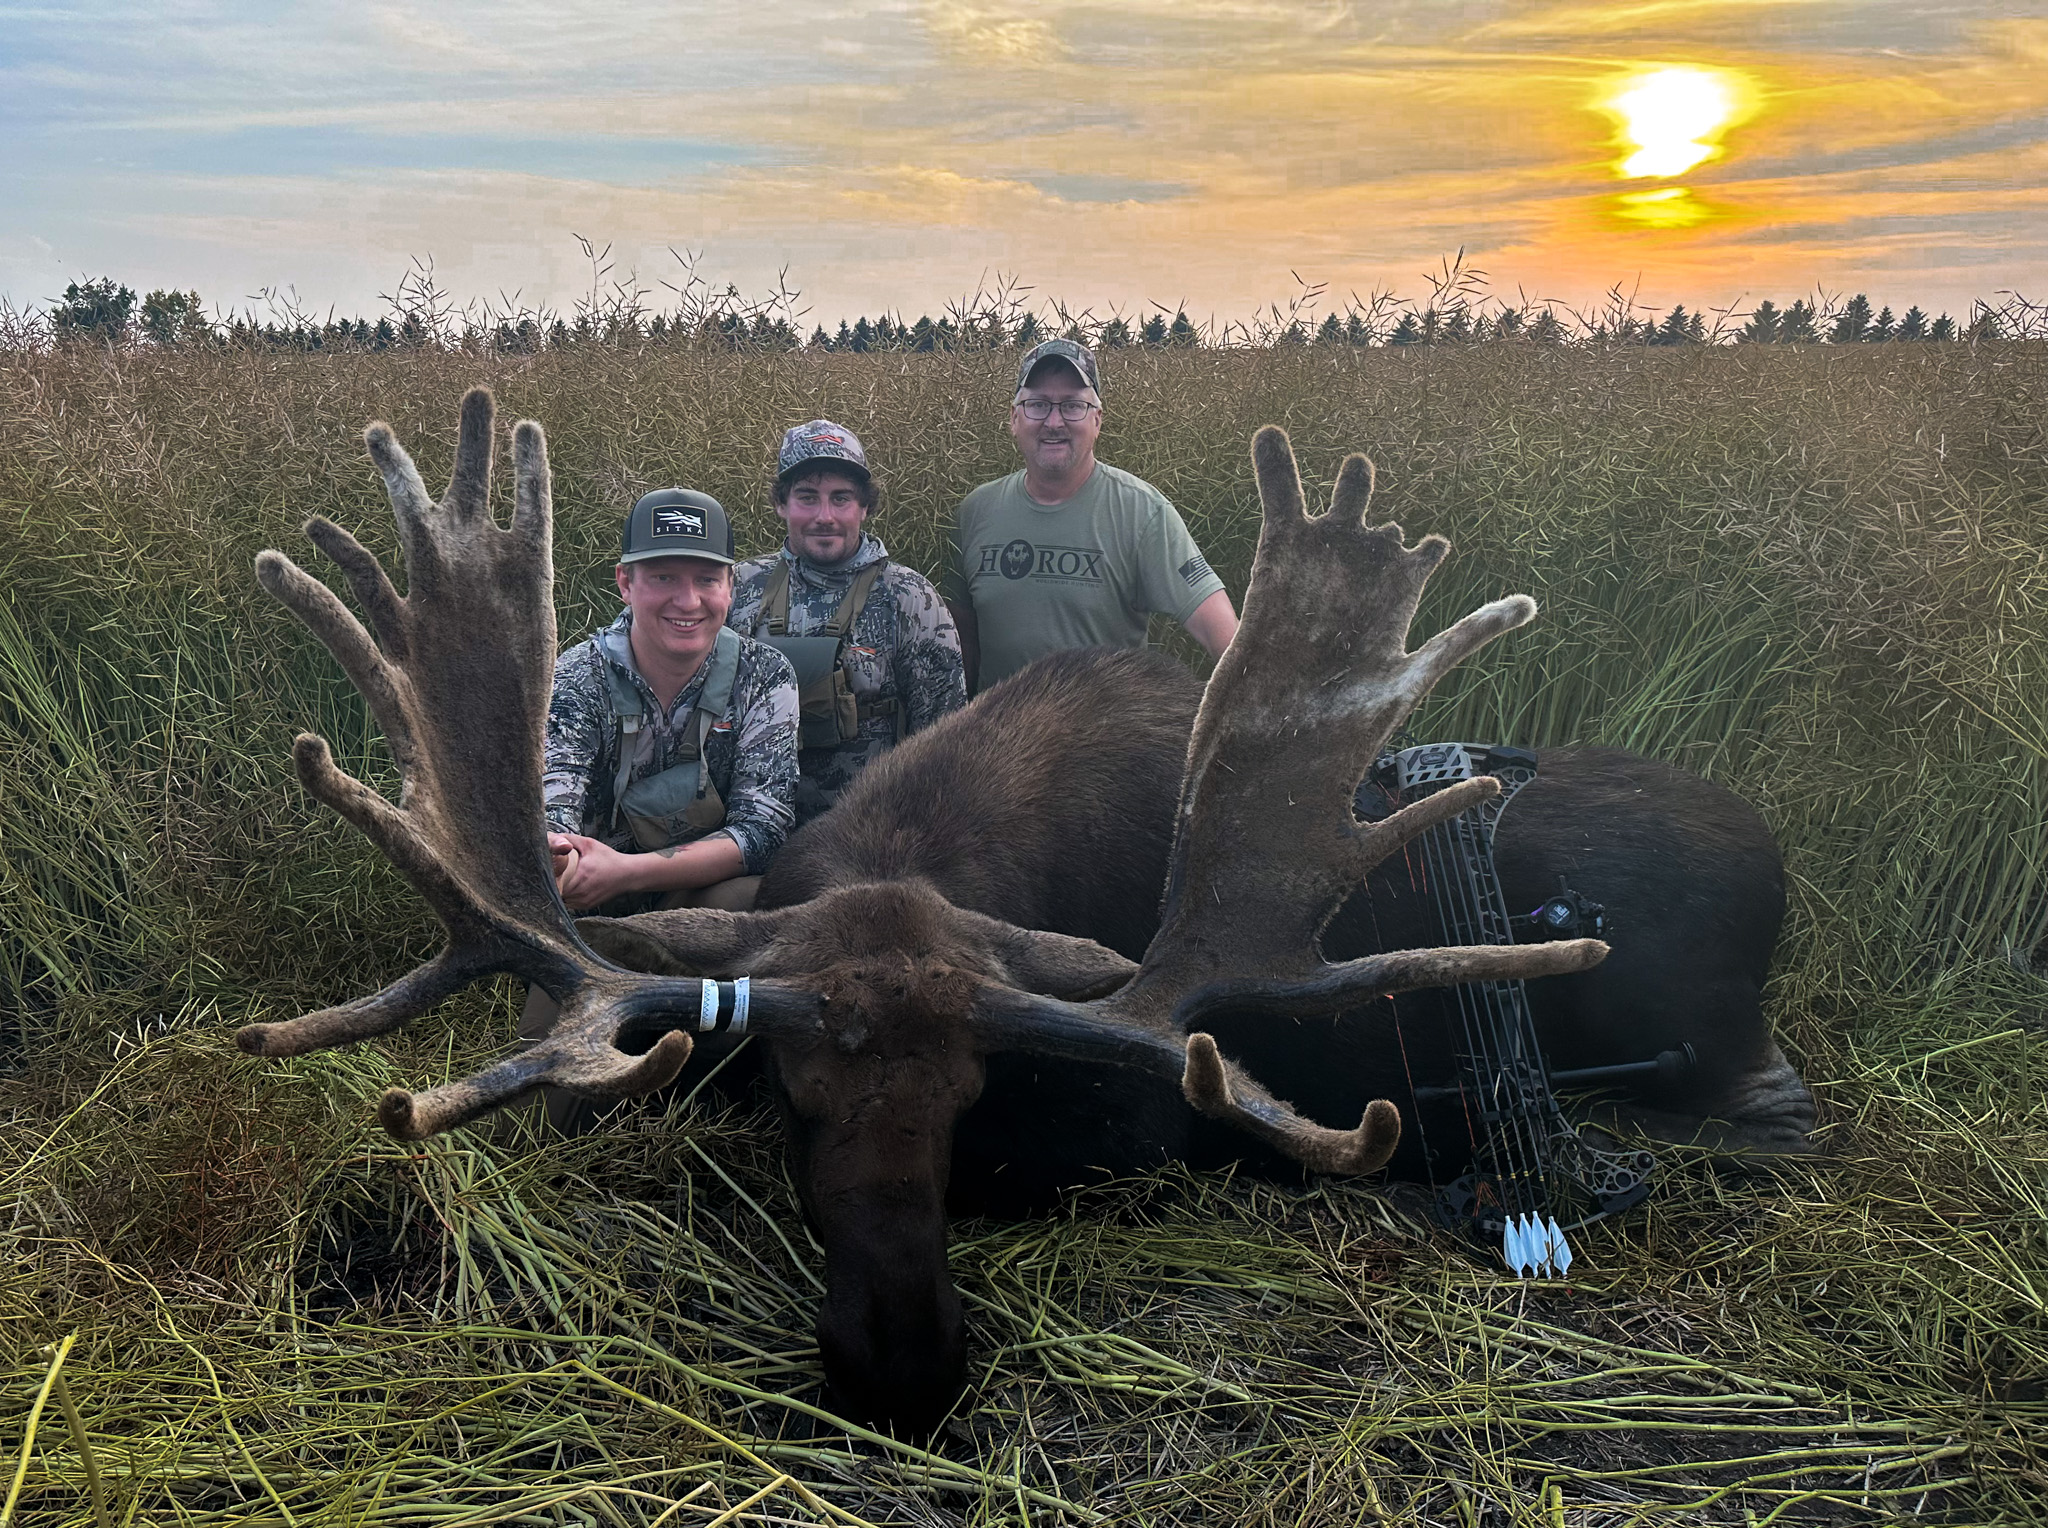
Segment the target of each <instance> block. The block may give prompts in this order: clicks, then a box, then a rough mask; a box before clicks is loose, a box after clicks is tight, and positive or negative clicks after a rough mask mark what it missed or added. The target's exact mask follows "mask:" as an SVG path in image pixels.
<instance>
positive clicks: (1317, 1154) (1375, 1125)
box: [974, 983, 1401, 1173]
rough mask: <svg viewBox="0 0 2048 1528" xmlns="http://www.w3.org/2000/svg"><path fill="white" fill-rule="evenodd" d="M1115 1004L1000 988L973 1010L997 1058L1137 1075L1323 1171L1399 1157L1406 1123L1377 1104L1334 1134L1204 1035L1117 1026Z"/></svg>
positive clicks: (1359, 1169) (1351, 1169)
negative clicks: (1012, 1054)
mask: <svg viewBox="0 0 2048 1528" xmlns="http://www.w3.org/2000/svg"><path fill="white" fill-rule="evenodd" d="M1106 1007H1107V1003H1106V1002H1105V1001H1101V1000H1098V1001H1096V1002H1092V1003H1069V1002H1062V1001H1061V1000H1060V999H1058V998H1053V997H1045V996H1042V995H1040V994H1037V993H1030V992H1020V991H1018V990H1017V989H1016V988H1014V987H1009V986H1002V985H998V984H996V983H989V984H987V985H985V986H984V987H983V988H982V990H981V992H980V993H979V994H978V996H977V998H976V1001H975V1007H974V1014H975V1026H976V1038H977V1040H978V1041H979V1043H980V1044H981V1045H982V1046H983V1048H984V1049H986V1050H990V1051H1003V1050H1016V1051H1028V1052H1030V1053H1031V1054H1032V1055H1035V1056H1055V1057H1062V1058H1065V1059H1068V1060H1074V1061H1094V1062H1105V1061H1106V1062H1112V1063H1115V1064H1117V1065H1121V1066H1129V1067H1136V1068H1138V1069H1139V1070H1142V1071H1147V1072H1151V1073H1152V1074H1153V1075H1154V1076H1156V1077H1160V1078H1163V1079H1165V1080H1166V1081H1168V1082H1172V1083H1175V1084H1177V1085H1178V1086H1179V1088H1180V1090H1181V1096H1182V1097H1184V1098H1185V1099H1187V1101H1188V1103H1189V1104H1190V1105H1191V1106H1192V1107H1194V1108H1195V1109H1197V1110H1199V1111H1200V1112H1201V1113H1203V1114H1206V1115H1208V1116H1210V1117H1211V1118H1212V1119H1220V1120H1223V1121H1225V1122H1226V1123H1228V1124H1233V1125H1236V1126H1238V1127H1239V1128H1240V1129H1242V1130H1245V1131H1246V1132H1248V1133H1249V1134H1251V1135H1254V1136H1257V1137H1258V1138H1259V1139H1260V1140H1262V1141H1264V1142H1266V1144H1267V1145H1269V1146H1271V1147H1273V1148H1274V1149H1275V1150H1277V1151H1280V1152H1283V1153H1284V1154H1286V1155H1287V1156H1290V1157H1292V1158H1294V1159H1295V1160H1296V1161H1298V1162H1300V1163H1302V1164H1303V1165H1304V1166H1306V1167H1309V1168H1311V1169H1313V1170H1314V1171H1316V1172H1328V1173H1369V1172H1374V1171H1377V1170H1378V1169H1379V1168H1380V1167H1382V1166H1384V1165H1385V1164H1386V1161H1387V1159H1388V1158H1389V1157H1391V1156H1392V1155H1393V1154H1394V1148H1395V1147H1396V1146H1397V1145H1399V1144H1400V1140H1401V1115H1400V1111H1399V1110H1397V1109H1396V1108H1395V1107H1394V1106H1393V1105H1392V1104H1391V1103H1389V1102H1387V1101H1386V1100H1385V1099H1375V1100H1373V1102H1372V1103H1371V1105H1369V1106H1368V1107H1367V1109H1366V1111H1365V1116H1364V1118H1363V1119H1361V1120H1360V1121H1359V1123H1358V1126H1357V1128H1355V1129H1352V1130H1333V1129H1331V1128H1330V1127H1329V1126H1327V1125H1319V1124H1317V1123H1316V1122H1315V1121H1314V1120H1312V1119H1309V1118H1308V1117H1307V1116H1305V1115H1303V1114H1301V1113H1299V1112H1298V1111H1297V1110H1296V1109H1295V1108H1294V1106H1293V1105H1291V1104H1288V1103H1284V1102H1282V1101H1281V1100H1279V1099H1277V1098H1275V1097H1274V1096H1273V1095H1272V1094H1271V1093H1269V1092H1267V1091H1266V1089H1265V1088H1264V1087H1262V1086H1261V1085H1260V1084H1259V1082H1258V1080H1257V1079H1256V1078H1254V1077H1252V1076H1251V1075H1250V1074H1249V1073H1247V1072H1246V1071H1245V1070H1244V1069H1243V1068H1242V1067H1240V1066H1239V1065H1238V1064H1237V1063H1236V1062H1234V1061H1231V1060H1228V1059H1226V1058H1225V1057H1224V1056H1223V1055H1222V1054H1221V1053H1220V1052H1219V1051H1218V1050H1217V1049H1216V1042H1215V1040H1214V1039H1212V1038H1211V1037H1210V1036H1208V1035H1205V1034H1192V1035H1186V1036H1179V1035H1174V1034H1169V1033H1167V1032H1166V1031H1165V1030H1164V1029H1162V1028H1160V1027H1157V1026H1154V1025H1150V1024H1142V1023H1136V1024H1134V1023H1130V1022H1127V1021H1125V1020H1122V1019H1118V1018H1112V1017H1110V1016H1109V1015H1108V1014H1107V1013H1106V1012H1105V1009H1106Z"/></svg>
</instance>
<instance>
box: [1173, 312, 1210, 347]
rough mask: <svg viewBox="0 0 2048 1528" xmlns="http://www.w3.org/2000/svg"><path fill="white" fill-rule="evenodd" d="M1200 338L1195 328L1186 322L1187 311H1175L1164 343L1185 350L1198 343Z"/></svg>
mask: <svg viewBox="0 0 2048 1528" xmlns="http://www.w3.org/2000/svg"><path fill="white" fill-rule="evenodd" d="M1201 338H1202V336H1201V335H1200V334H1198V333H1196V331H1195V326H1194V325H1193V324H1191V323H1189V322H1188V311H1187V309H1186V308H1180V309H1177V310H1175V312H1174V315H1173V322H1172V324H1170V325H1169V326H1168V327H1167V330H1166V343H1167V344H1169V345H1178V346H1181V347H1182V348H1184V349H1186V348H1192V347H1193V346H1194V345H1196V344H1197V343H1199V342H1200V340H1201Z"/></svg>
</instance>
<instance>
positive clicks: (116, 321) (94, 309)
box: [50, 276, 135, 345]
mask: <svg viewBox="0 0 2048 1528" xmlns="http://www.w3.org/2000/svg"><path fill="white" fill-rule="evenodd" d="M134 311H135V293H134V292H133V291H132V290H130V289H129V288H128V287H124V286H117V285H116V284H115V282H114V280H113V278H112V277H111V276H102V277H101V278H100V279H99V280H98V281H87V282H84V283H82V284H81V283H79V282H76V281H74V282H72V283H71V284H70V285H69V286H67V287H65V288H64V299H63V301H62V302H60V303H58V305H57V306H56V307H55V308H53V309H52V310H51V312H50V323H51V325H52V326H53V327H54V328H55V329H56V331H57V337H58V338H59V339H67V340H91V341H93V342H94V343H95V344H100V345H118V344H120V343H121V342H122V341H123V340H125V339H126V338H127V337H128V318H129V315H130V314H132V313H133V312H134Z"/></svg>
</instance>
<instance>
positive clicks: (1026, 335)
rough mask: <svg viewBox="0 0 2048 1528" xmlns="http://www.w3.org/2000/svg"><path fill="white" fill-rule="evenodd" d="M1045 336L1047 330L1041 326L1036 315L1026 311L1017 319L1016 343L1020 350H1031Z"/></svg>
mask: <svg viewBox="0 0 2048 1528" xmlns="http://www.w3.org/2000/svg"><path fill="white" fill-rule="evenodd" d="M1044 338H1045V330H1043V329H1042V328H1040V327H1039V323H1038V320H1037V318H1036V317H1034V316H1033V315H1032V314H1029V313H1026V314H1025V315H1024V316H1023V317H1022V318H1020V319H1018V320H1017V335H1016V345H1017V348H1018V349H1019V350H1029V349H1030V348H1031V347H1032V346H1033V345H1036V344H1037V343H1038V342H1039V341H1040V340H1042V339H1044Z"/></svg>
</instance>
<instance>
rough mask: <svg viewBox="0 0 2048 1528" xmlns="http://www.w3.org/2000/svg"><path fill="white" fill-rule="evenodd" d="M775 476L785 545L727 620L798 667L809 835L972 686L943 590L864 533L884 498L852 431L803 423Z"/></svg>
mask: <svg viewBox="0 0 2048 1528" xmlns="http://www.w3.org/2000/svg"><path fill="white" fill-rule="evenodd" d="M776 469H777V472H776V478H775V513H776V515H777V516H778V517H779V518H780V519H781V520H782V522H783V524H784V526H785V527H786V528H787V534H786V537H785V539H784V542H783V545H782V548H781V550H779V551H777V552H776V553H774V554H773V555H772V556H768V557H758V558H755V559H754V560H752V561H751V562H744V563H741V564H740V565H739V567H738V568H736V569H735V570H734V577H733V597H732V611H731V614H730V615H728V616H727V618H726V623H727V625H729V626H731V627H732V628H733V629H734V630H736V631H739V632H743V633H745V634H747V635H749V636H751V637H754V638H756V639H757V640H759V641H762V642H765V643H767V644H769V645H771V646H774V647H778V648H780V649H781V651H782V652H783V653H784V654H785V656H788V657H789V658H790V659H791V661H792V662H793V663H794V664H795V666H796V671H797V680H798V685H799V698H800V709H801V712H802V740H801V746H800V749H799V752H798V754H797V763H798V769H799V772H800V778H799V779H798V782H797V792H796V815H797V821H798V823H799V824H801V823H804V822H808V821H809V820H810V819H811V818H813V817H815V816H817V815H818V814H819V813H820V812H822V811H824V810H825V809H826V808H827V807H829V806H830V805H831V804H832V803H833V802H834V801H835V800H837V799H838V797H839V795H840V793H841V792H842V791H844V790H845V789H846V787H847V786H848V785H850V784H851V783H852V782H853V779H854V777H855V776H856V775H858V774H859V773H860V771H861V770H862V769H863V768H865V767H866V766H867V765H868V763H869V762H870V761H871V760H873V759H875V758H877V757H879V756H880V755H881V754H882V753H884V752H886V751H887V750H888V749H890V748H892V747H894V746H895V745H896V744H897V743H899V742H901V741H902V740H903V739H904V738H906V737H909V736H911V735H912V734H913V733H918V732H922V731H923V730H924V729H925V728H927V727H929V726H931V725H932V724H933V723H934V722H936V721H938V719H939V718H940V717H942V716H944V715H946V714H947V713H948V712H950V711H957V710H959V709H960V707H962V706H964V705H965V704H966V703H967V685H966V680H965V676H964V670H963V668H962V665H961V661H960V638H959V635H958V633H957V632H956V631H955V630H954V627H953V621H952V618H951V616H950V615H949V614H948V613H947V610H946V606H945V602H944V601H943V600H941V599H940V598H939V593H938V590H936V589H934V588H933V587H932V586H931V584H930V583H929V582H927V581H926V580H925V579H924V578H923V577H921V576H920V575H918V574H917V573H915V572H913V571H912V570H911V569H909V568H906V567H903V566H902V565H900V564H898V563H895V562H892V561H890V560H889V549H888V548H887V547H886V546H884V545H883V544H882V542H881V540H880V539H879V538H878V537H876V536H874V535H873V534H872V533H870V532H868V531H866V530H865V529H864V528H863V527H864V525H865V523H866V521H867V518H868V516H869V515H870V514H871V513H872V512H873V511H874V509H875V506H876V503H877V501H878V494H877V492H876V488H875V483H874V477H873V474H872V473H871V472H870V471H869V468H868V461H867V455H866V453H865V452H864V451H863V450H862V449H861V444H860V441H859V440H858V439H856V438H855V436H854V434H853V432H852V431H851V430H848V429H845V428H843V427H842V426H840V425H836V424H833V423H832V422H831V421H830V420H825V419H814V420H812V421H811V422H810V423H808V424H800V425H797V426H796V427H795V428H793V429H791V430H790V431H789V432H788V433H787V434H785V435H784V436H783V438H782V448H781V450H780V452H779V453H778V454H777V458H776ZM849 607H851V608H849Z"/></svg>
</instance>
